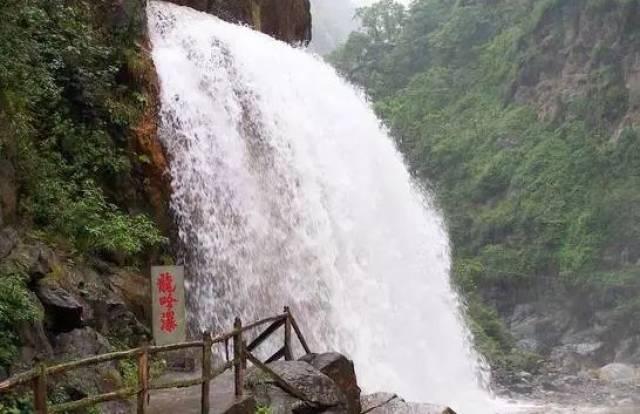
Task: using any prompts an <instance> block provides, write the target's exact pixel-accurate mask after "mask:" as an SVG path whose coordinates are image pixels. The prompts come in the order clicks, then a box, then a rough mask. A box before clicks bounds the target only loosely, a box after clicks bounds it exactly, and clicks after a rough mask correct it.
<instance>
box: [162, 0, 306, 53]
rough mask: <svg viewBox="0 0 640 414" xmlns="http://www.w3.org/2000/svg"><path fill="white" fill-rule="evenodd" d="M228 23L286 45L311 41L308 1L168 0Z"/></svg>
mask: <svg viewBox="0 0 640 414" xmlns="http://www.w3.org/2000/svg"><path fill="white" fill-rule="evenodd" d="M169 1H170V2H171V3H175V4H179V5H181V6H188V7H191V8H194V9H196V10H200V11H204V12H207V13H210V14H213V15H215V16H218V17H220V18H221V19H223V20H226V21H229V22H231V23H240V24H246V25H249V26H251V27H253V28H254V29H256V30H259V31H261V32H263V33H266V34H268V35H269V36H273V37H275V38H276V39H279V40H283V41H285V42H288V43H303V44H307V43H309V41H310V40H311V11H310V9H311V5H310V3H309V0H169Z"/></svg>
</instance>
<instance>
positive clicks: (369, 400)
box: [360, 392, 398, 413]
mask: <svg viewBox="0 0 640 414" xmlns="http://www.w3.org/2000/svg"><path fill="white" fill-rule="evenodd" d="M394 398H398V396H397V395H396V394H392V393H390V392H376V393H374V394H368V395H363V396H362V397H361V398H360V404H361V406H362V411H361V412H363V413H368V412H369V411H371V410H373V409H374V408H376V407H381V406H383V405H385V404H387V403H388V402H390V401H391V400H393V399H394Z"/></svg>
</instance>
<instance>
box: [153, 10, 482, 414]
mask: <svg viewBox="0 0 640 414" xmlns="http://www.w3.org/2000/svg"><path fill="white" fill-rule="evenodd" d="M149 29H150V33H151V38H152V43H153V58H154V61H155V64H156V67H157V71H158V74H159V77H160V85H161V101H162V109H161V129H160V137H161V139H162V142H163V144H164V145H165V147H166V150H167V152H168V155H169V157H170V163H171V178H172V184H173V189H174V194H173V199H172V206H173V209H174V210H175V213H176V216H177V220H178V225H179V235H180V238H181V240H182V242H183V243H184V245H185V246H187V248H186V249H185V258H184V259H185V264H186V265H187V270H188V273H189V275H190V280H189V285H188V292H189V296H190V304H191V312H192V315H191V317H192V319H193V321H192V322H193V324H194V326H195V327H197V328H200V329H205V328H207V329H216V330H217V329H222V328H228V327H229V326H231V324H232V320H233V317H234V316H235V315H241V316H242V318H243V320H245V321H251V320H255V319H259V318H261V317H264V316H266V315H272V314H274V313H277V312H280V311H282V307H283V305H285V304H290V305H291V306H292V308H293V311H294V314H295V315H296V316H297V318H298V319H299V321H300V324H301V325H302V328H303V330H304V331H305V334H306V335H307V336H308V339H309V340H310V342H311V344H312V347H313V348H314V349H315V350H317V351H326V350H337V351H342V352H344V353H346V354H348V355H349V356H350V357H351V358H353V360H354V361H355V366H356V370H357V374H358V378H359V382H360V383H361V386H362V387H363V388H364V391H366V392H373V391H379V390H380V391H383V390H384V391H391V392H397V393H399V394H400V395H402V396H403V397H405V398H406V399H408V400H414V401H428V402H434V403H445V404H449V405H451V406H452V407H454V408H459V409H461V410H462V412H468V413H481V412H483V411H484V409H481V407H483V406H484V404H485V402H486V401H488V400H489V394H488V392H486V391H484V390H483V388H482V387H481V385H480V383H482V382H483V381H486V378H484V377H485V374H484V372H485V371H486V370H484V369H483V367H482V364H481V363H479V362H478V361H479V359H478V357H477V356H476V355H475V353H474V352H473V351H472V350H471V347H470V346H469V341H468V333H467V331H466V329H465V327H464V324H463V323H462V322H461V317H460V314H459V304H458V299H457V297H456V294H455V293H454V292H453V290H452V289H451V287H450V284H449V271H450V257H449V255H450V252H449V244H448V239H447V235H446V231H445V228H444V225H443V222H442V218H441V216H440V215H439V213H438V211H437V210H436V209H434V207H433V205H432V204H431V201H430V198H429V196H426V195H425V194H424V193H423V192H422V191H420V190H419V189H418V188H417V187H416V186H415V185H414V183H413V182H412V179H411V177H410V175H409V173H408V172H407V169H406V167H405V165H404V164H403V160H402V158H401V156H400V155H399V153H398V151H397V150H396V148H395V146H394V144H393V142H392V140H391V139H390V138H389V136H388V135H387V132H386V131H385V129H384V128H383V127H382V126H381V124H380V121H379V120H378V119H377V118H376V116H375V115H374V113H373V112H372V110H371V108H370V107H369V105H368V103H367V101H366V99H365V98H364V97H363V95H362V94H361V93H358V91H356V90H355V89H354V88H353V87H352V86H350V85H349V84H347V83H346V82H345V81H343V80H342V79H341V78H340V77H339V76H338V75H337V74H336V73H335V71H334V70H333V69H332V68H331V67H329V66H328V65H326V64H324V63H323V62H322V61H320V60H319V59H318V58H316V57H314V56H312V55H310V54H307V53H305V51H303V50H300V49H295V48H292V47H290V46H289V45H287V44H285V43H282V42H279V41H276V40H274V39H271V38H269V37H267V36H265V35H263V34H260V33H257V32H254V31H252V30H250V29H248V28H246V27H240V26H235V25H231V24H228V23H225V22H222V21H220V20H218V19H217V18H215V17H213V16H209V15H206V14H203V13H199V12H195V11H193V10H190V9H187V8H183V7H178V6H175V5H171V4H166V3H162V2H151V3H150V5H149Z"/></svg>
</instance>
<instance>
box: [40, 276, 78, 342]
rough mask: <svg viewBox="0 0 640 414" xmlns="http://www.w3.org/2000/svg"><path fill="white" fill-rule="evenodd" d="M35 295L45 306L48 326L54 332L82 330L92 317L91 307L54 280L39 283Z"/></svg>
mask: <svg viewBox="0 0 640 414" xmlns="http://www.w3.org/2000/svg"><path fill="white" fill-rule="evenodd" d="M35 293H36V296H38V299H40V302H42V304H43V305H44V309H45V315H46V326H47V329H49V330H50V331H52V332H56V333H57V332H69V331H72V330H73V329H76V328H80V327H82V326H83V325H84V321H85V320H87V319H89V317H90V316H89V311H90V310H89V306H88V305H86V304H83V303H81V300H80V298H78V297H76V296H75V295H73V294H72V293H70V292H69V291H67V290H65V289H63V288H62V287H61V286H60V285H59V284H58V283H56V282H55V281H53V280H48V281H44V282H41V283H38V285H37V286H36V289H35Z"/></svg>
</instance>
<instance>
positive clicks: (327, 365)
mask: <svg viewBox="0 0 640 414" xmlns="http://www.w3.org/2000/svg"><path fill="white" fill-rule="evenodd" d="M300 360H301V361H305V362H308V363H310V364H311V365H312V366H313V367H314V368H316V369H317V370H319V371H320V372H322V373H323V374H324V375H326V376H328V377H329V378H331V379H332V380H333V382H334V383H335V384H336V386H337V387H338V388H339V389H340V391H342V392H343V393H344V395H345V397H346V400H347V406H348V410H349V412H350V413H353V414H360V411H361V407H360V387H358V380H357V378H356V372H355V370H354V368H353V362H352V361H350V360H348V359H347V358H346V357H345V356H344V355H342V354H339V353H336V352H330V353H324V354H307V355H305V356H304V357H302V358H300Z"/></svg>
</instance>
